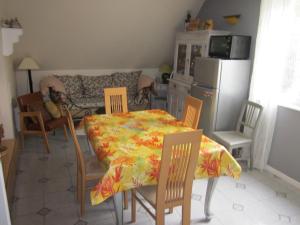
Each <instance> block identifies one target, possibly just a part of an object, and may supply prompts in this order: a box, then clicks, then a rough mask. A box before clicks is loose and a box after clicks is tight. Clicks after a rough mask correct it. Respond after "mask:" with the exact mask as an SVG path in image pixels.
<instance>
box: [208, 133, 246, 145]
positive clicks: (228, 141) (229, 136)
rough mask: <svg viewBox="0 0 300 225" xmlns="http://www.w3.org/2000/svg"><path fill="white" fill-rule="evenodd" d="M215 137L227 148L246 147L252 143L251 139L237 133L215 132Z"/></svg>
mask: <svg viewBox="0 0 300 225" xmlns="http://www.w3.org/2000/svg"><path fill="white" fill-rule="evenodd" d="M213 135H214V137H215V138H216V140H217V141H218V142H221V144H223V145H227V146H237V145H244V144H249V143H251V142H252V140H251V139H250V138H247V137H245V136H243V135H242V134H241V133H239V132H236V131H217V132H214V133H213Z"/></svg>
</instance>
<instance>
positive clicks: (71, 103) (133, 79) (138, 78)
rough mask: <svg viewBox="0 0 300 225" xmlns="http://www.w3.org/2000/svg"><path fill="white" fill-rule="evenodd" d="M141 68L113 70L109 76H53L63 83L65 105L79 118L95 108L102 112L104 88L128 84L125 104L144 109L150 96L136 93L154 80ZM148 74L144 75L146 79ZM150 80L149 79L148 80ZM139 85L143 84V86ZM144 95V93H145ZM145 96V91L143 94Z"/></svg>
mask: <svg viewBox="0 0 300 225" xmlns="http://www.w3.org/2000/svg"><path fill="white" fill-rule="evenodd" d="M141 72H142V71H134V72H116V73H113V74H110V75H99V76H86V75H75V76H74V75H54V76H55V77H56V78H57V79H58V80H59V81H61V82H62V83H63V85H64V88H65V92H66V96H67V97H66V104H67V107H68V108H69V109H70V110H71V112H72V114H73V115H75V114H76V116H78V117H81V116H83V115H82V114H85V115H86V114H89V113H93V112H94V111H97V110H98V112H99V113H101V112H104V108H103V107H104V91H103V90H104V88H107V87H127V96H128V107H129V110H130V111H135V110H143V109H146V108H148V107H149V101H148V100H149V99H144V100H143V101H141V99H140V98H139V92H141V91H145V89H144V90H142V88H145V79H146V80H147V82H146V83H147V84H146V86H147V85H149V86H150V85H151V83H152V82H153V79H152V78H150V77H148V76H144V75H141ZM145 77H147V78H145ZM151 80H152V82H151ZM141 85H144V87H142V86H141ZM144 96H145V94H144ZM146 96H147V94H146Z"/></svg>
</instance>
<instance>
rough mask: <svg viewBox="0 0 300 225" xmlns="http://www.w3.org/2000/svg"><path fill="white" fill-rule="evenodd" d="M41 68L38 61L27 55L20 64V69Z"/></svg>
mask: <svg viewBox="0 0 300 225" xmlns="http://www.w3.org/2000/svg"><path fill="white" fill-rule="evenodd" d="M39 68H40V67H39V65H38V64H37V62H36V61H35V60H34V59H33V58H31V57H25V58H24V59H23V60H22V62H21V63H20V65H19V66H18V69H19V70H38V69H39Z"/></svg>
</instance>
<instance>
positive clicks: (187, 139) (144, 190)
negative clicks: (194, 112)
mask: <svg viewBox="0 0 300 225" xmlns="http://www.w3.org/2000/svg"><path fill="white" fill-rule="evenodd" d="M201 136H202V131H200V130H197V131H192V132H184V133H175V134H169V135H166V136H165V137H164V144H163V150H162V158H161V163H160V171H159V178H158V185H156V186H145V187H140V188H137V189H133V190H132V201H131V207H132V211H131V219H132V222H135V221H136V200H137V201H138V202H139V203H140V204H141V205H142V206H143V207H144V208H145V209H146V210H147V212H148V213H149V214H150V215H151V216H152V217H153V218H154V219H155V220H156V225H164V214H165V209H170V208H173V207H176V206H180V205H181V206H182V224H183V225H189V224H190V214H191V193H192V184H193V178H194V174H195V167H196V164H197V160H198V155H199V150H200V142H201ZM137 192H138V193H139V194H140V195H141V196H142V197H143V198H144V199H145V200H146V201H147V202H148V203H150V205H151V206H152V207H153V208H154V209H155V213H152V212H151V210H150V209H149V208H148V207H147V206H146V205H145V204H144V202H143V201H142V200H141V199H140V198H139V197H138V196H137Z"/></svg>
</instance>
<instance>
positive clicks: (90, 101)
mask: <svg viewBox="0 0 300 225" xmlns="http://www.w3.org/2000/svg"><path fill="white" fill-rule="evenodd" d="M72 103H73V104H75V106H79V107H83V108H88V107H100V106H104V102H103V101H101V98H100V96H98V97H92V98H87V97H84V98H75V99H71V104H72Z"/></svg>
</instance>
